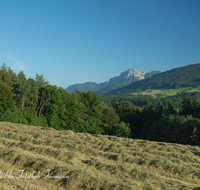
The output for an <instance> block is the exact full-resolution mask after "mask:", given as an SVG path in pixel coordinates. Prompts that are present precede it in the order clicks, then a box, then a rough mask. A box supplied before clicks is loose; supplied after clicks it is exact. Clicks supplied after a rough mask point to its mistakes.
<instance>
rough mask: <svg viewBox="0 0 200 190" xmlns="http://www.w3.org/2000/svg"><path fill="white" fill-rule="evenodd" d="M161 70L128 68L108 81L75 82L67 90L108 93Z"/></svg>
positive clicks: (70, 91)
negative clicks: (148, 70)
mask: <svg viewBox="0 0 200 190" xmlns="http://www.w3.org/2000/svg"><path fill="white" fill-rule="evenodd" d="M161 72H162V71H151V72H149V73H146V72H143V71H138V70H134V69H128V70H126V71H124V72H122V73H121V74H120V75H119V76H116V77H113V78H111V79H109V80H107V81H106V82H102V83H95V82H86V83H82V84H74V85H70V86H68V87H67V88H66V89H65V90H66V91H68V92H69V93H72V92H74V91H76V90H79V91H83V92H87V91H88V90H91V91H95V92H97V93H99V94H103V93H108V92H109V91H111V90H114V89H117V88H121V87H124V86H127V85H129V84H130V83H133V82H136V81H140V80H143V79H146V78H148V77H151V76H153V75H156V74H159V73H161Z"/></svg>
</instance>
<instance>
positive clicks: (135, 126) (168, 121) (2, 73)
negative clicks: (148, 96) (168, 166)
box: [0, 64, 200, 145]
mask: <svg viewBox="0 0 200 190" xmlns="http://www.w3.org/2000/svg"><path fill="white" fill-rule="evenodd" d="M0 121H9V122H12V123H21V124H26V125H35V126H43V127H53V128H54V129H56V130H72V131H74V132H86V133H90V134H102V135H115V136H118V137H129V138H141V139H147V140H155V141H165V142H175V143H181V144H191V145H197V144H200V103H199V101H198V100H197V101H194V102H191V101H190V99H183V100H182V103H181V109H180V110H179V112H177V110H176V109H175V107H174V105H173V103H172V102H171V101H169V102H168V104H167V105H165V106H164V105H163V104H162V103H161V104H160V105H159V107H158V106H153V105H152V104H151V103H147V104H146V105H145V106H143V108H141V107H138V106H136V105H134V104H133V103H132V102H130V101H121V102H112V104H111V105H109V106H108V105H107V104H106V103H105V102H101V101H100V97H99V95H98V94H96V93H94V91H93V92H91V91H88V92H80V91H76V92H73V93H71V94H70V93H68V92H67V91H66V90H65V89H63V88H61V87H57V86H55V85H50V84H49V83H48V81H46V79H44V77H43V75H38V74H36V76H35V78H34V79H32V78H28V79H27V78H26V76H25V75H24V73H23V72H22V71H20V72H19V73H18V74H15V73H14V72H13V71H12V70H11V68H10V67H9V68H8V67H6V65H5V64H3V65H2V66H1V69H0Z"/></svg>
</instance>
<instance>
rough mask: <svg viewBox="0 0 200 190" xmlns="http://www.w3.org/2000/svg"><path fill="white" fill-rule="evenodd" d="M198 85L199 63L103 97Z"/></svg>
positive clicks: (113, 91)
mask: <svg viewBox="0 0 200 190" xmlns="http://www.w3.org/2000/svg"><path fill="white" fill-rule="evenodd" d="M199 85H200V63H198V64H192V65H188V66H185V67H178V68H175V69H172V70H169V71H166V72H163V73H160V74H157V75H154V76H152V77H149V78H146V79H143V80H141V81H137V82H134V83H131V84H130V85H127V86H125V87H122V88H118V89H116V90H112V91H110V92H109V93H105V95H129V94H130V93H132V92H137V91H143V90H147V89H161V88H163V89H176V88H181V87H197V86H199Z"/></svg>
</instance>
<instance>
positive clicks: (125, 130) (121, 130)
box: [112, 122, 132, 138]
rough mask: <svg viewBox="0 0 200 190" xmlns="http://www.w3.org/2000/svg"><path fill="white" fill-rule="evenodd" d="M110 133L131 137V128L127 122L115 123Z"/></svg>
mask: <svg viewBox="0 0 200 190" xmlns="http://www.w3.org/2000/svg"><path fill="white" fill-rule="evenodd" d="M112 135H115V136H117V137H124V138H130V137H132V135H131V129H130V128H129V123H124V122H121V123H117V124H116V125H115V126H114V127H112Z"/></svg>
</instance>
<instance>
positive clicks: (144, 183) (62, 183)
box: [0, 122, 200, 190]
mask: <svg viewBox="0 0 200 190" xmlns="http://www.w3.org/2000/svg"><path fill="white" fill-rule="evenodd" d="M0 158H1V159H0V160H1V162H0V170H1V174H0V177H2V179H1V184H0V188H1V189H38V190H39V189H60V190H61V189H94V190H95V189H99V190H100V189H101V190H104V189H105V190H106V189H108V190H110V189H113V190H114V189H116V190H119V189H120V190H121V189H124V190H128V189H130V190H131V189H134V190H135V189H185V190H187V189H197V188H198V187H200V147H197V146H190V145H180V144H174V143H164V142H152V141H147V140H140V139H128V138H120V137H115V136H103V135H91V134H88V133H74V132H72V131H56V130H54V129H52V128H42V127H36V126H29V125H20V124H13V123H9V122H0ZM19 170H24V173H23V176H25V177H24V178H21V177H20V173H18V171H19ZM46 170H51V172H50V173H51V175H52V176H57V178H54V179H53V178H49V177H47V174H46V173H44V171H46ZM10 171H12V173H11V174H12V175H10V176H9V172H10ZM33 172H34V173H33ZM32 173H33V176H38V178H36V177H35V178H33V177H32V178H31V177H30V176H31V174H32ZM6 174H7V176H6ZM25 174H27V176H26V175H25ZM11 176H13V178H11ZM28 176H29V178H28ZM63 176H64V177H63ZM61 177H62V178H61Z"/></svg>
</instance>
